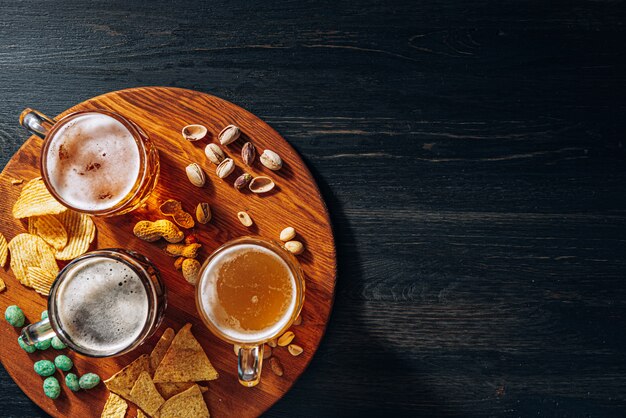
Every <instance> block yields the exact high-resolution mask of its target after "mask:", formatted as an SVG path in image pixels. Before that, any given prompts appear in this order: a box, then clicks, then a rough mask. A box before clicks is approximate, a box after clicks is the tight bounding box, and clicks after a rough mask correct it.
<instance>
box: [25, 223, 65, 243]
mask: <svg viewBox="0 0 626 418" xmlns="http://www.w3.org/2000/svg"><path fill="white" fill-rule="evenodd" d="M28 232H29V233H30V234H33V235H37V236H39V237H41V238H43V240H44V241H46V242H47V243H48V244H50V245H51V246H52V247H53V248H54V249H55V250H57V251H60V250H62V249H63V248H64V247H65V246H66V245H67V231H66V230H65V227H64V226H63V224H62V223H61V222H60V221H59V220H58V219H57V218H56V217H55V216H53V215H43V216H33V217H31V218H28Z"/></svg>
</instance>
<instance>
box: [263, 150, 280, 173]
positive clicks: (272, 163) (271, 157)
mask: <svg viewBox="0 0 626 418" xmlns="http://www.w3.org/2000/svg"><path fill="white" fill-rule="evenodd" d="M259 159H260V160H261V164H263V165H264V166H265V167H267V168H269V169H270V170H274V171H277V170H280V169H281V168H282V166H283V160H282V159H281V158H280V156H279V155H278V154H276V153H275V152H274V151H272V150H269V149H266V150H265V151H263V154H261V156H260V157H259Z"/></svg>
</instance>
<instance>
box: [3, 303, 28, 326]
mask: <svg viewBox="0 0 626 418" xmlns="http://www.w3.org/2000/svg"><path fill="white" fill-rule="evenodd" d="M4 319H6V320H7V322H8V323H9V324H11V325H13V326H14V327H23V326H24V321H26V318H25V317H24V312H23V311H22V310H21V309H20V307H19V306H17V305H11V306H8V307H7V310H6V311H4Z"/></svg>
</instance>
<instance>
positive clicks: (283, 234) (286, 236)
mask: <svg viewBox="0 0 626 418" xmlns="http://www.w3.org/2000/svg"><path fill="white" fill-rule="evenodd" d="M295 237H296V229H295V228H294V227H293V226H288V227H287V228H285V229H283V230H282V231H280V240H281V241H283V242H287V241H291V240H292V239H294V238H295Z"/></svg>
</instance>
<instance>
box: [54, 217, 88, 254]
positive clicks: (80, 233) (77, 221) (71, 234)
mask: <svg viewBox="0 0 626 418" xmlns="http://www.w3.org/2000/svg"><path fill="white" fill-rule="evenodd" d="M57 218H58V219H59V221H61V223H62V224H63V226H64V227H65V230H66V231H67V245H66V246H65V248H63V249H62V250H60V251H57V252H56V255H55V256H56V258H57V260H71V259H73V258H76V257H78V256H79V255H81V254H84V253H85V252H86V251H87V250H88V249H89V244H91V242H92V241H93V239H94V237H95V236H96V226H95V224H94V223H93V221H92V220H91V217H90V216H89V215H85V214H83V213H78V212H74V211H72V210H68V211H66V212H63V213H62V214H60V215H58V216H57Z"/></svg>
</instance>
